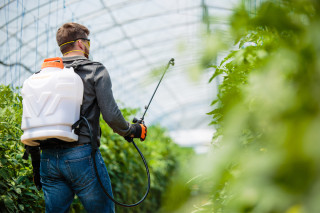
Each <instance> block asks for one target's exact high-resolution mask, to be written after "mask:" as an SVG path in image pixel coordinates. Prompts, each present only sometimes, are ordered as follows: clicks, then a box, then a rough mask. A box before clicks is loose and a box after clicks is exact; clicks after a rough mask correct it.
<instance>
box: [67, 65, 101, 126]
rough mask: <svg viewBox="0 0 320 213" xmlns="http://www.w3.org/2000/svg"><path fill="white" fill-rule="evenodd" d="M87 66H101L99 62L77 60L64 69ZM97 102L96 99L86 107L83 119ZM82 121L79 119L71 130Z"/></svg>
mask: <svg viewBox="0 0 320 213" xmlns="http://www.w3.org/2000/svg"><path fill="white" fill-rule="evenodd" d="M89 64H92V65H101V63H100V62H95V61H88V60H81V61H80V60H78V61H74V62H73V63H72V64H70V65H67V66H66V67H67V68H70V67H73V69H74V70H76V69H78V68H79V66H84V65H89ZM96 102H97V99H96V98H95V99H94V100H93V102H92V103H91V104H90V106H89V107H88V109H87V110H86V111H85V113H84V115H82V116H84V117H85V118H86V117H87V116H88V114H89V112H90V111H92V109H93V107H94V105H95V104H96ZM82 121H83V119H82V118H81V117H80V119H79V120H78V121H76V122H75V123H74V124H73V125H72V129H75V128H77V127H78V126H79V125H80V124H81V122H82Z"/></svg>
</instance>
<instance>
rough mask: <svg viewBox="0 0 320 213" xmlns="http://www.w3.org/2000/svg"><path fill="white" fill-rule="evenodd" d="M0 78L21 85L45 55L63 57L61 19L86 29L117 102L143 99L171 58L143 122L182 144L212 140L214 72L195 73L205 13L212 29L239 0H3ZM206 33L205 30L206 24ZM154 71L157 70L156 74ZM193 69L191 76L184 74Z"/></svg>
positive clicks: (123, 103) (223, 23)
mask: <svg viewBox="0 0 320 213" xmlns="http://www.w3.org/2000/svg"><path fill="white" fill-rule="evenodd" d="M0 2H1V3H0V16H1V19H0V76H1V78H0V81H1V84H6V85H8V84H11V85H12V86H14V87H16V86H21V85H22V84H23V81H24V80H25V79H27V78H28V77H29V76H30V75H32V74H33V73H34V72H36V71H39V70H40V67H41V64H42V62H43V60H44V59H45V58H52V57H57V56H59V57H61V56H62V55H61V53H60V51H59V48H58V46H57V43H56V40H55V35H56V31H57V29H58V28H59V27H60V26H61V25H62V24H64V23H66V22H77V23H80V24H83V25H85V26H87V27H88V28H89V30H90V36H89V38H90V39H91V48H90V53H91V54H92V56H93V60H95V61H99V62H101V63H103V64H104V65H105V66H106V68H107V69H108V71H109V73H110V76H111V79H112V84H113V93H114V96H115V98H116V100H118V101H119V103H120V106H126V107H132V108H139V109H140V114H141V115H142V113H143V111H144V106H145V105H146V104H147V103H148V102H149V100H150V98H151V95H152V93H153V91H154V89H155V88H156V85H157V83H158V81H159V79H160V77H161V74H162V70H163V69H161V68H163V66H165V65H166V64H167V63H168V61H169V60H170V59H171V58H174V59H175V66H174V67H171V68H170V69H169V70H168V72H167V73H166V76H165V77H164V79H163V81H162V83H161V85H160V87H159V89H158V91H157V94H156V95H155V97H154V99H153V102H152V103H151V105H150V108H149V111H148V113H147V114H146V116H145V122H146V124H147V125H150V124H156V123H160V124H161V125H162V126H164V127H165V128H167V129H168V130H169V132H170V134H171V136H173V137H174V139H175V140H176V141H177V142H178V143H180V144H182V145H185V146H197V145H198V143H201V144H202V143H210V140H211V137H212V135H213V132H214V128H213V127H212V126H208V124H209V123H210V119H211V117H210V116H208V115H207V114H206V113H207V112H210V111H211V110H212V109H211V107H210V103H211V101H212V100H213V99H214V97H215V96H216V90H217V84H216V83H211V84H209V83H208V80H209V78H210V77H211V75H212V74H213V70H208V71H207V72H205V73H201V74H200V75H196V74H194V73H192V72H189V71H190V70H192V67H194V66H196V63H197V60H198V58H199V54H200V53H201V48H199V47H200V44H201V34H202V33H203V32H204V31H205V30H206V26H205V24H204V22H203V19H204V16H208V15H209V16H215V17H216V20H217V21H216V22H215V23H214V24H213V25H212V26H211V30H212V29H223V28H224V27H226V26H227V25H226V24H227V19H226V17H227V16H228V15H229V14H230V13H231V12H232V8H233V6H234V5H235V4H236V3H237V2H238V1H232V0H228V1H226V0H215V1H213V0H177V1H171V0H165V1H162V0H117V1H106V0H91V1H85V0H32V1H27V0H2V1H0ZM207 30H208V29H207ZM157 70H158V71H157ZM190 73H191V74H190Z"/></svg>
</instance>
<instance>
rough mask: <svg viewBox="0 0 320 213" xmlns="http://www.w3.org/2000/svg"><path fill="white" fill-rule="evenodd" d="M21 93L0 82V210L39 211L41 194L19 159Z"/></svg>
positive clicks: (20, 158) (42, 205)
mask: <svg viewBox="0 0 320 213" xmlns="http://www.w3.org/2000/svg"><path fill="white" fill-rule="evenodd" d="M21 100H22V98H21V96H19V95H18V93H15V92H13V90H12V89H11V88H10V87H9V86H4V85H0V106H1V107H0V121H1V122H0V211H1V212H41V211H43V208H44V202H43V195H42V193H40V192H38V191H37V190H36V188H35V186H34V184H33V181H32V166H31V163H30V161H26V160H23V159H22V154H23V151H24V148H23V145H22V144H21V143H20V136H21V134H22V131H21V129H20V124H21V115H22V104H21Z"/></svg>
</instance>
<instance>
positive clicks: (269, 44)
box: [166, 0, 320, 213]
mask: <svg viewBox="0 0 320 213" xmlns="http://www.w3.org/2000/svg"><path fill="white" fill-rule="evenodd" d="M248 11H250V10H249V9H248V8H246V7H245V5H242V6H241V7H239V8H238V9H236V10H235V11H234V13H233V15H232V16H231V19H230V34H229V35H230V37H231V38H232V40H229V42H227V38H228V37H229V36H224V37H222V38H221V37H220V36H219V35H217V34H209V35H208V36H207V37H209V38H210V37H211V38H212V40H215V42H217V43H219V42H220V43H222V44H220V45H211V46H210V45H207V46H205V47H203V49H204V50H206V51H204V55H203V57H202V58H201V59H202V60H201V61H200V62H199V64H200V65H199V66H202V68H203V69H206V68H207V65H206V64H207V63H208V61H210V58H211V59H213V58H215V56H216V53H217V52H219V50H225V48H226V47H229V49H234V50H233V51H231V52H230V53H229V54H228V55H227V56H226V57H225V58H224V60H222V62H221V63H220V65H218V66H211V67H213V68H214V69H215V72H214V74H213V76H212V78H211V79H210V81H212V79H214V78H216V76H221V77H223V81H222V83H221V84H220V85H219V91H218V96H217V98H216V99H214V100H213V102H212V106H213V108H214V110H213V111H211V112H210V113H209V114H211V115H212V116H213V117H212V125H214V126H215V127H216V129H217V132H216V134H215V137H214V142H213V143H214V145H215V146H213V150H212V151H211V152H210V153H209V154H208V155H207V156H205V157H204V159H198V160H196V161H194V163H193V165H194V166H193V167H192V168H191V167H189V168H188V169H187V170H186V171H185V172H186V173H190V170H192V172H191V173H193V177H194V178H193V179H190V180H189V181H188V182H180V183H177V185H184V187H182V188H181V189H180V190H179V188H177V189H178V190H176V191H174V192H172V194H171V195H169V197H175V196H179V194H180V193H183V192H184V191H186V190H190V191H191V193H189V197H187V198H185V197H184V198H183V199H181V200H182V201H181V200H180V202H182V204H180V205H177V206H174V205H170V204H172V203H170V201H167V202H168V203H169V204H167V211H166V212H173V211H174V212H197V213H198V212H228V213H229V212H232V213H233V212H257V213H264V212H266V213H271V212H272V213H277V212H279V213H280V212H286V213H310V212H311V213H313V212H314V213H316V212H320V204H319V200H320V157H319V156H320V155H319V153H320V146H319V141H320V133H319V129H320V95H319V93H320V83H319V82H320V60H319V58H320V13H319V11H320V2H319V1H316V0H293V1H287V0H282V1H263V3H262V4H261V5H260V7H259V8H258V9H257V11H256V13H254V14H252V13H249V12H248ZM228 43H229V46H227V44H228ZM230 44H236V45H237V46H238V48H235V47H234V46H230ZM217 46H220V47H217ZM207 49H209V50H210V51H207ZM208 54H209V55H208ZM182 181H183V180H182ZM174 202H175V203H177V201H174ZM180 206H182V207H180Z"/></svg>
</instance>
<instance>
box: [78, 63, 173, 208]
mask: <svg viewBox="0 0 320 213" xmlns="http://www.w3.org/2000/svg"><path fill="white" fill-rule="evenodd" d="M170 65H172V66H174V58H171V59H170V61H169V62H168V64H167V66H166V67H165V69H164V72H163V74H162V76H161V79H160V81H159V82H158V85H157V87H156V89H155V90H154V92H153V94H152V97H151V99H150V101H149V103H148V105H147V106H145V111H144V113H143V115H142V117H141V118H140V120H138V119H137V118H133V121H132V122H133V123H140V124H141V123H143V122H144V116H145V115H146V113H147V111H148V109H149V106H150V104H151V102H152V100H153V97H154V95H155V94H156V92H157V90H158V87H159V85H160V83H161V81H162V79H163V77H164V75H165V73H166V72H167V70H168V69H169V66H170ZM81 118H83V119H84V120H85V122H86V123H87V125H88V127H89V132H90V138H91V141H92V142H93V134H92V129H91V126H90V124H89V122H88V120H87V119H86V118H85V117H84V116H82V117H81ZM126 140H127V141H128V142H130V143H132V144H133V145H134V147H135V148H136V150H137V151H138V152H139V154H140V157H141V159H142V161H143V163H144V166H145V168H146V172H147V176H148V187H147V191H146V193H145V194H144V196H143V197H142V198H141V200H140V201H138V202H136V203H133V204H124V203H120V202H118V201H117V200H115V199H114V198H113V197H112V196H111V195H110V194H109V193H108V192H107V190H106V189H105V187H104V186H103V183H102V181H101V180H100V176H99V173H98V169H97V166H96V160H95V153H96V151H97V147H96V148H94V147H93V149H92V150H93V151H92V153H91V154H92V159H93V164H94V170H95V172H96V175H97V178H98V181H99V183H100V185H101V188H102V190H103V191H104V193H105V194H106V195H107V196H108V197H109V198H110V200H112V201H113V202H114V203H115V204H117V205H120V206H123V207H134V206H137V205H139V204H140V203H142V202H143V201H144V200H145V199H146V197H147V195H148V193H149V190H150V173H149V168H148V164H147V162H146V160H145V158H144V156H143V154H142V153H141V151H140V149H139V148H138V146H137V145H136V144H135V142H134V141H133V138H128V139H126ZM93 144H94V143H93Z"/></svg>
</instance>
